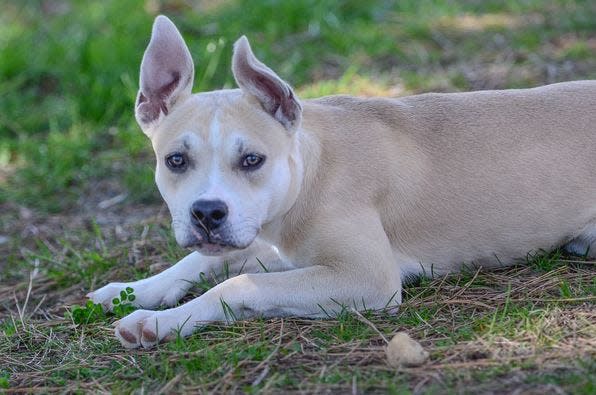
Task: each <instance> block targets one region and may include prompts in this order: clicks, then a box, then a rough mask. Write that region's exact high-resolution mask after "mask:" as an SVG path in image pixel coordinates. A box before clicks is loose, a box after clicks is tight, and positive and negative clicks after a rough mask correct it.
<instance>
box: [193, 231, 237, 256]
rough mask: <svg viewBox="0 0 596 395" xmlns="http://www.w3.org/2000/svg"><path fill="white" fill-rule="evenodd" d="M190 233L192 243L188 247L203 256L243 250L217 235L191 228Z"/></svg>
mask: <svg viewBox="0 0 596 395" xmlns="http://www.w3.org/2000/svg"><path fill="white" fill-rule="evenodd" d="M190 232H191V233H192V235H193V236H194V238H195V239H194V240H193V241H194V243H191V244H190V245H189V246H188V247H190V248H192V249H194V250H196V251H198V252H200V253H202V254H204V255H220V254H223V253H225V252H227V251H230V250H237V249H242V248H245V247H244V246H239V245H237V244H236V243H234V242H232V241H230V240H226V239H225V238H223V237H222V236H221V234H219V233H212V232H209V234H207V232H206V231H205V230H203V229H196V228H193V227H191V228H190Z"/></svg>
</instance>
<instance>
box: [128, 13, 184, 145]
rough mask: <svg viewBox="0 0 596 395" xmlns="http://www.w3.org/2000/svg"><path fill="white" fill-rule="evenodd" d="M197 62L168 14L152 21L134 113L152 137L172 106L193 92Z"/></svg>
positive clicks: (142, 127)
mask: <svg viewBox="0 0 596 395" xmlns="http://www.w3.org/2000/svg"><path fill="white" fill-rule="evenodd" d="M193 79H194V64H193V62H192V58H191V56H190V52H189V50H188V47H187V46H186V44H185V43H184V39H183V38H182V36H181V35H180V32H178V29H176V26H174V24H173V23H172V21H170V20H169V19H168V18H167V17H165V16H163V15H159V16H158V17H157V18H155V22H154V23H153V31H152V32H151V40H150V41H149V45H148V46H147V49H146V50H145V54H144V55H143V61H142V63H141V75H140V80H139V85H140V89H139V93H138V94H137V101H136V104H135V116H136V118H137V122H138V123H139V125H140V126H141V129H143V132H145V134H147V135H148V136H149V137H151V133H152V130H153V128H154V127H155V125H157V124H158V123H159V122H160V120H161V119H162V117H164V116H166V115H168V113H169V112H170V111H171V110H172V107H173V106H175V105H176V102H179V101H180V100H181V99H184V98H185V97H188V96H189V95H190V94H191V90H192V83H193Z"/></svg>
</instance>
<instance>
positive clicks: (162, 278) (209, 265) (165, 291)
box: [87, 240, 288, 310]
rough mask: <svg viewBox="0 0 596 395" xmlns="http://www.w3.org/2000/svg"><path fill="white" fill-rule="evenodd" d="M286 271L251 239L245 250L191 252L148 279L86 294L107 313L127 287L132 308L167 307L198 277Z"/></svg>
mask: <svg viewBox="0 0 596 395" xmlns="http://www.w3.org/2000/svg"><path fill="white" fill-rule="evenodd" d="M259 262H269V263H270V264H269V265H268V267H267V268H262V267H261V266H260V263H259ZM287 268H288V267H286V266H284V262H283V261H282V260H281V259H280V258H279V255H278V254H277V252H276V250H275V249H274V248H273V247H272V246H271V245H270V244H267V243H265V242H262V241H259V240H255V241H254V242H253V244H252V245H251V246H250V247H249V248H247V249H245V250H241V251H236V252H233V253H231V254H228V255H225V256H218V257H209V256H203V255H201V254H199V253H197V252H193V253H191V254H189V255H187V256H186V257H184V258H183V259H182V260H180V261H179V262H178V263H176V264H175V265H174V266H172V267H170V268H168V269H166V270H164V271H163V272H161V273H158V274H156V275H154V276H152V277H149V278H146V279H143V280H138V281H133V282H128V283H119V282H115V283H110V284H108V285H106V286H104V287H102V288H100V289H98V290H96V291H94V292H90V293H89V294H87V297H88V298H90V299H91V300H92V301H93V302H94V303H101V304H102V305H103V306H104V307H105V308H106V309H108V310H111V309H112V308H113V307H114V306H113V303H112V300H113V299H114V298H115V297H117V296H118V295H119V294H120V292H121V291H122V290H124V289H125V288H127V287H130V288H132V289H133V290H134V294H135V300H134V301H133V302H132V303H133V305H135V306H137V307H142V308H145V309H153V308H156V307H159V306H167V307H170V306H174V305H175V304H176V303H177V302H178V300H180V298H182V297H183V296H184V295H185V294H186V293H187V292H188V290H189V289H190V288H191V287H192V285H193V283H195V282H197V281H199V280H200V277H201V275H202V274H205V275H207V276H216V277H220V278H221V277H223V276H226V275H227V276H235V275H238V274H239V273H240V272H244V273H254V272H257V271H259V269H261V270H263V271H264V270H268V271H280V270H287Z"/></svg>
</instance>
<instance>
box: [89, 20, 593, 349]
mask: <svg viewBox="0 0 596 395" xmlns="http://www.w3.org/2000/svg"><path fill="white" fill-rule="evenodd" d="M164 37H165V38H164ZM181 40H182V39H181V37H180V35H179V34H178V33H177V31H176V29H175V27H174V26H173V24H171V22H170V21H169V20H167V18H165V17H158V19H157V20H156V23H155V26H154V32H153V36H152V44H150V47H151V45H153V47H162V48H163V47H165V48H169V47H168V46H174V47H176V48H175V51H174V52H176V53H179V54H180V55H179V56H182V57H184V56H190V55H184V49H183V48H178V47H179V46H180V45H182V46H184V43H183V42H181ZM177 46H178V47H177ZM184 48H186V47H185V46H184ZM186 52H188V51H186ZM158 55H159V53H153V52H152V51H150V49H148V50H147V53H146V54H145V58H144V61H143V67H142V72H141V75H142V77H141V78H142V82H143V83H145V86H146V88H144V87H143V86H142V87H141V92H140V94H139V95H140V96H139V97H141V96H143V97H144V99H143V98H141V99H140V100H139V102H138V103H137V119H139V123H140V124H141V127H142V128H143V130H144V131H145V133H146V134H147V135H148V136H149V137H150V138H151V141H152V144H153V148H154V149H155V152H156V158H157V171H156V181H157V184H158V186H159V189H160V191H161V193H162V195H163V196H164V199H165V200H166V202H167V203H168V206H169V208H170V211H171V213H172V217H173V227H174V230H175V232H176V238H177V240H178V242H179V243H180V244H181V245H182V246H189V247H194V248H196V249H197V251H198V252H193V253H191V254H190V255H189V256H187V257H186V258H184V259H183V260H182V261H180V262H179V263H178V264H176V265H175V266H173V267H171V268H170V269H168V270H166V271H164V272H163V273H160V274H158V275H156V276H154V277H151V278H148V279H146V280H141V281H137V282H133V283H112V284H109V285H107V286H105V287H103V288H101V289H99V290H97V291H95V292H93V293H91V294H90V297H91V298H92V299H93V300H94V301H95V302H98V303H103V304H104V305H106V307H111V300H112V298H113V297H114V296H116V295H117V294H118V293H119V292H120V290H121V289H123V288H124V287H126V286H131V287H133V288H134V290H135V294H136V295H137V299H136V301H135V303H136V304H137V305H138V306H140V307H143V308H146V309H151V308H155V307H158V306H160V305H163V306H174V305H175V304H176V303H177V301H178V300H179V299H180V298H181V297H182V296H183V295H184V294H185V293H186V292H187V290H188V289H189V288H190V285H191V282H192V281H196V280H198V279H199V276H200V274H201V273H206V274H208V275H210V274H216V275H219V276H221V275H222V272H223V267H224V262H229V263H230V265H231V266H230V273H231V274H236V273H238V272H239V271H240V270H241V268H242V270H243V274H240V275H238V276H236V277H232V278H229V279H226V280H225V281H223V282H221V283H219V285H217V286H215V287H213V288H212V289H210V290H209V291H207V292H206V293H204V294H203V295H201V296H199V297H198V298H196V299H195V300H193V301H191V302H188V303H186V304H183V305H181V306H178V307H174V308H171V309H168V310H163V311H149V310H138V311H136V312H134V313H132V314H131V315H129V316H127V317H125V318H124V319H122V320H120V321H119V322H118V323H117V324H116V330H115V331H116V336H117V337H118V338H119V339H120V341H121V342H122V344H123V345H124V346H126V347H138V346H144V347H150V346H152V345H154V344H155V343H156V342H158V341H161V340H164V339H168V338H171V337H172V336H173V335H174V334H176V333H179V334H180V335H182V336H186V335H189V334H190V333H192V332H193V330H194V329H195V328H196V327H197V326H200V325H201V324H203V323H205V322H208V321H225V320H227V319H229V318H230V315H229V314H228V313H229V312H226V310H227V309H228V307H229V309H231V310H232V311H233V313H234V315H235V316H236V317H251V316H256V315H260V316H282V315H299V316H307V317H324V316H326V315H327V314H332V313H333V312H337V311H339V310H341V308H342V305H346V306H350V307H355V308H357V309H364V308H373V309H379V308H384V307H395V306H396V305H398V304H399V303H400V301H401V287H402V281H403V280H404V279H405V278H406V277H407V276H411V275H423V274H427V275H428V274H431V273H433V274H445V273H449V272H453V271H457V270H458V269H459V268H460V267H461V265H462V264H475V265H482V266H484V267H496V266H501V265H508V264H511V263H513V262H515V260H516V259H518V258H523V257H524V256H525V255H526V254H527V253H528V252H531V251H536V250H538V249H551V248H554V247H559V246H563V245H565V244H566V243H569V242H570V241H571V242H572V243H570V244H569V246H570V249H571V250H572V251H573V252H576V253H585V252H587V251H588V249H589V248H590V247H595V246H594V242H595V240H596V171H595V170H596V82H593V81H578V82H569V83H561V84H555V85H550V86H545V87H540V88H534V89H524V90H507V91H485V92H473V93H457V94H424V95H418V96H411V97H403V98H399V99H359V98H353V97H347V96H335V97H327V98H321V99H317V100H311V101H298V99H296V98H295V97H294V95H293V92H292V90H291V88H290V87H289V86H287V85H286V84H285V83H284V82H283V81H281V80H280V79H279V77H277V75H276V74H275V73H274V72H273V71H271V70H270V69H269V68H267V67H266V66H265V65H263V64H262V63H260V62H259V61H258V60H256V58H255V57H254V56H253V55H252V52H251V51H250V46H249V45H248V41H246V39H244V38H243V39H241V40H239V42H238V43H237V44H236V47H235V53H234V75H235V77H236V79H237V81H238V83H239V86H240V87H241V89H240V90H223V91H216V92H209V93H201V94H196V95H190V93H189V92H190V87H189V86H188V84H190V86H191V85H192V73H193V71H192V61H191V63H190V64H191V66H190V69H191V70H190V71H189V67H188V65H187V67H186V68H185V69H182V70H177V69H176V70H175V71H176V73H178V74H175V73H173V74H172V75H178V79H177V80H178V81H179V82H178V85H176V86H174V89H170V88H168V89H169V90H166V91H167V92H169V93H170V96H167V97H166V98H165V100H164V102H163V103H162V102H157V103H156V102H155V101H153V102H152V100H161V99H159V98H160V95H159V94H157V93H155V92H156V91H155V89H158V88H159V87H160V86H164V84H168V83H170V80H169V79H168V78H169V77H168V74H167V73H166V74H163V75H161V76H160V77H159V78H157V77H156V78H152V77H151V74H150V73H149V72H147V67H151V68H152V72H154V73H155V72H156V71H155V70H158V71H157V72H158V73H159V72H162V71H164V70H165V71H168V72H169V71H171V70H170V69H168V67H174V68H175V67H177V66H176V65H177V64H187V63H188V59H187V58H184V59H183V60H182V61H180V62H173V63H172V64H171V65H167V64H166V65H165V66H162V68H157V69H155V67H156V66H155V65H156V63H155V62H153V61H152V60H151V57H152V56H153V57H157V58H158V59H161V58H159V56H158ZM151 62H153V63H151ZM146 63H147V64H146ZM158 63H159V62H158ZM159 64H161V63H159ZM164 67H165V68H164ZM144 73H145V74H144ZM185 73H186V74H185ZM188 74H190V82H189V83H188V82H186V85H185V81H186V79H187V78H188ZM143 75H145V76H146V79H145V80H144V81H143ZM260 78H264V79H266V83H265V84H263V83H262V80H261V79H260ZM152 80H161V81H162V83H161V85H159V84H157V85H153V86H152V85H151V81H152ZM174 80H175V79H172V80H171V81H174ZM163 81H165V82H163ZM172 86H173V85H172ZM143 89H145V91H143ZM166 91H164V92H166ZM152 98H153V99H152ZM155 98H157V99H155ZM143 105H147V106H153V107H151V108H150V110H148V112H143V108H142V106H143ZM159 105H163V106H164V107H162V111H161V112H158V113H155V112H152V111H153V109H155V108H159ZM166 113H167V114H166ZM154 116H155V117H154ZM240 141H242V144H240V145H241V146H244V145H250V147H251V150H256V151H259V152H260V153H264V154H265V155H266V157H267V159H266V162H265V164H264V165H263V166H262V168H260V169H259V170H256V171H255V172H253V173H251V174H248V173H242V172H241V171H239V170H238V169H237V168H234V166H235V165H234V163H235V161H236V156H237V155H238V154H237V151H238V150H239V148H240V147H239V142H240ZM176 150H186V151H185V152H188V155H189V158H191V159H192V163H193V167H192V168H191V167H189V169H188V170H187V171H186V172H185V173H184V174H176V173H173V172H171V171H169V170H168V169H167V168H166V167H165V165H164V156H166V155H167V154H168V153H169V152H172V151H176ZM204 197H208V198H210V199H220V200H223V201H225V202H226V204H227V205H228V207H229V210H230V213H229V217H228V219H227V221H228V223H226V228H225V229H226V232H228V233H227V236H221V237H223V238H226V237H227V239H226V240H228V241H229V243H230V245H224V246H223V247H222V246H220V245H208V243H205V244H202V245H200V246H199V245H198V244H196V243H197V240H196V239H195V237H194V236H193V235H194V234H195V233H193V231H192V230H191V228H192V224H191V223H190V216H189V214H188V212H189V207H190V206H191V205H192V203H193V202H194V201H195V200H197V199H199V198H204ZM222 234H223V233H222ZM193 243H195V245H194V246H193ZM199 244H200V243H199ZM232 245H234V246H236V247H234V246H232ZM589 252H592V253H593V252H596V247H595V248H590V249H589ZM256 258H258V259H259V261H260V262H262V263H263V265H264V266H265V267H266V268H267V272H265V270H264V269H263V267H262V266H261V264H260V263H259V262H258V261H257V259H256ZM223 302H225V303H223ZM224 305H225V306H227V307H226V308H224V307H223V306H224Z"/></svg>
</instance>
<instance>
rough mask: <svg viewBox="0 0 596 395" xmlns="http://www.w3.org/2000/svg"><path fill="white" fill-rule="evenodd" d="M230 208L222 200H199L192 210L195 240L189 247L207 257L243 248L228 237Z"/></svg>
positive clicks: (192, 226)
mask: <svg viewBox="0 0 596 395" xmlns="http://www.w3.org/2000/svg"><path fill="white" fill-rule="evenodd" d="M227 218H228V206H227V205H226V204H225V203H224V202H222V201H221V200H197V201H196V202H194V203H193V204H192V206H191V208H190V219H191V227H190V232H191V233H192V235H193V236H194V238H195V240H193V241H192V243H191V244H190V245H189V246H188V247H194V248H196V250H197V251H199V252H201V253H204V254H207V255H218V254H220V253H223V252H225V251H228V250H230V249H237V248H241V247H240V246H237V245H236V243H234V242H233V241H232V240H230V238H229V237H228V235H227V233H228V232H227V229H226V228H228V226H225V224H226V220H227Z"/></svg>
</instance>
